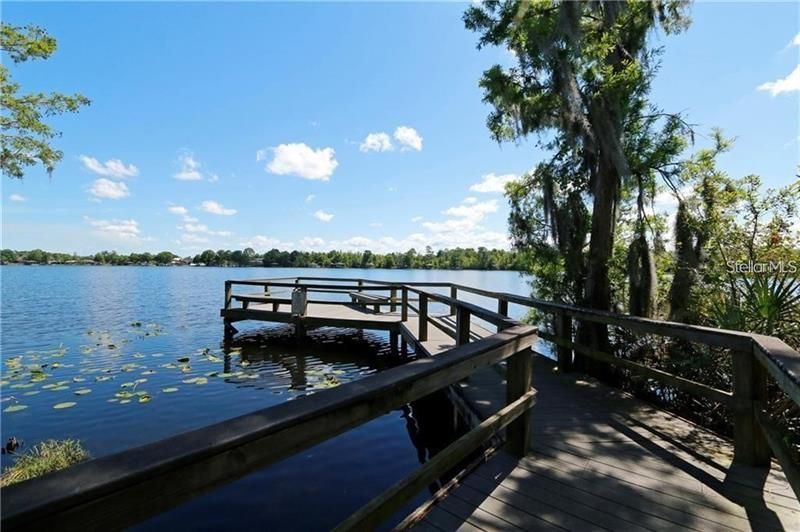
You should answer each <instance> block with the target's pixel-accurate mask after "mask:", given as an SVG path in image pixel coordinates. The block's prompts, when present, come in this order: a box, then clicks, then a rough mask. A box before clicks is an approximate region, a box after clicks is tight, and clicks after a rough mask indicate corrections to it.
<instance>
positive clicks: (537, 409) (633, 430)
mask: <svg viewBox="0 0 800 532" xmlns="http://www.w3.org/2000/svg"><path fill="white" fill-rule="evenodd" d="M533 383H534V387H536V388H537V389H538V390H539V400H538V401H537V404H536V405H535V406H534V407H533V410H532V412H531V416H532V418H533V421H532V434H531V450H530V452H528V453H527V456H525V457H523V458H522V459H518V458H516V457H512V456H511V455H510V454H507V453H505V452H502V451H501V452H500V453H498V454H496V455H494V456H493V457H492V458H490V459H489V460H488V462H486V463H484V464H482V465H481V466H479V467H478V468H477V469H475V470H474V471H473V472H472V473H471V474H470V475H468V476H467V477H466V478H464V479H463V480H462V481H461V483H460V485H458V486H457V487H456V488H454V489H453V490H452V491H451V492H450V493H449V494H448V495H447V497H445V498H444V499H442V500H441V501H440V502H439V503H437V504H436V505H435V506H434V507H432V509H431V511H430V512H429V513H428V514H427V515H426V516H425V517H424V519H423V520H422V521H420V522H419V523H417V525H416V527H415V528H419V529H434V530H487V531H488V530H515V529H523V530H554V529H567V530H670V529H676V528H682V529H690V530H699V531H705V530H759V531H760V530H800V505H799V504H798V502H797V499H796V498H795V496H794V493H793V492H792V490H791V488H790V487H789V484H788V483H787V481H786V478H785V477H784V474H783V472H782V471H781V469H780V467H779V466H778V465H777V463H775V462H773V463H772V467H771V469H770V470H769V471H767V468H756V467H749V466H743V465H739V464H734V463H733V461H732V459H733V445H732V443H731V442H729V441H727V440H725V439H723V438H721V437H719V436H717V435H715V434H714V433H712V432H710V431H708V430H706V429H704V428H702V427H699V426H698V425H695V424H694V423H691V422H689V421H687V420H684V419H682V418H680V417H678V416H675V415H673V414H670V413H668V412H665V411H663V410H660V409H658V408H656V407H654V406H652V405H650V404H647V403H645V402H643V401H640V400H638V399H636V398H633V397H631V396H629V395H628V394H626V393H623V392H621V391H619V390H616V389H612V388H610V387H608V386H605V385H603V384H600V383H598V382H596V381H594V380H589V379H586V378H585V377H582V376H578V375H576V374H566V375H565V374H560V373H558V372H556V371H555V370H554V367H553V364H552V363H551V362H549V361H547V360H545V359H542V358H538V357H537V360H536V362H535V368H534V380H533ZM462 392H463V393H464V395H465V396H466V398H467V399H468V401H470V402H472V403H473V406H474V407H476V408H477V409H478V411H479V412H480V413H484V412H492V411H494V410H496V408H497V407H498V405H501V404H502V402H503V401H504V383H503V377H502V375H501V373H500V372H497V371H494V375H491V374H490V373H484V374H480V373H478V374H476V375H475V376H474V377H471V378H470V379H469V380H468V381H467V382H466V383H464V384H462ZM476 398H480V402H476V401H475V399H476Z"/></svg>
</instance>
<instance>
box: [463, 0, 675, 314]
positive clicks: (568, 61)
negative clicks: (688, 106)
mask: <svg viewBox="0 0 800 532" xmlns="http://www.w3.org/2000/svg"><path fill="white" fill-rule="evenodd" d="M685 4H686V3H685V2H671V1H656V2H551V1H532V2H531V1H527V0H526V1H522V0H517V1H513V0H512V1H503V2H501V1H498V0H489V1H485V2H482V3H481V4H479V5H473V6H472V7H470V8H469V9H467V11H466V13H465V15H464V22H465V25H466V27H467V28H468V29H471V30H473V31H476V32H478V33H479V34H480V37H479V41H478V47H479V48H480V47H483V46H487V45H492V46H502V47H505V48H507V49H509V50H511V51H512V52H514V54H515V56H516V57H517V59H518V61H517V64H516V65H515V66H513V67H510V68H504V67H502V66H500V65H494V66H492V67H491V68H489V69H488V70H486V71H485V72H484V74H483V77H482V78H481V80H480V86H481V87H482V88H483V90H484V101H485V102H486V103H488V104H490V105H491V106H492V108H493V110H492V112H491V113H490V115H489V117H488V119H487V126H488V128H489V130H490V132H491V134H492V136H493V137H494V138H495V139H496V140H497V141H498V142H503V141H515V142H516V141H520V140H522V139H523V138H526V137H528V136H531V135H536V138H537V139H538V144H539V146H540V147H541V148H542V149H544V150H546V151H548V152H550V153H552V158H551V159H550V160H549V161H546V162H543V163H541V164H539V165H538V166H537V167H536V168H535V170H534V171H533V172H532V173H531V175H530V176H526V177H524V178H523V180H522V181H521V183H520V184H519V185H512V186H511V187H509V189H508V191H507V193H508V196H509V201H510V204H511V216H510V220H509V222H510V224H509V225H510V226H511V234H512V237H513V241H514V245H515V247H516V248H517V249H521V250H526V251H532V252H533V253H532V257H533V261H534V264H533V265H532V266H531V271H532V272H533V273H534V274H535V275H536V276H537V279H539V280H538V281H537V282H535V283H534V290H535V291H536V295H537V296H540V297H552V298H555V299H560V300H567V301H573V302H578V303H582V304H586V305H589V306H595V307H598V308H610V307H612V303H613V301H612V297H611V294H612V287H613V285H614V284H615V283H616V280H615V279H613V278H611V277H610V275H611V273H613V272H610V270H609V267H610V265H611V264H612V262H613V261H614V259H615V257H614V255H615V251H617V246H616V242H615V233H616V229H617V222H618V220H617V212H618V211H619V210H620V209H621V205H620V202H621V201H629V202H630V201H634V202H636V203H637V204H638V209H637V210H636V215H635V216H636V219H637V223H636V224H634V228H635V230H636V238H635V239H634V241H635V242H637V246H635V247H634V248H632V253H629V249H628V246H624V247H623V248H622V249H623V251H624V254H625V255H630V256H631V260H630V261H629V265H639V267H638V270H637V271H638V275H637V278H638V279H639V280H640V284H646V285H647V286H644V287H643V288H642V289H643V290H644V291H646V292H648V293H651V292H652V293H653V294H655V293H656V290H657V287H656V286H655V280H656V276H655V275H654V274H653V272H654V271H655V269H656V266H655V264H654V261H653V260H652V250H651V249H650V243H651V241H652V240H653V239H655V238H656V236H651V237H650V238H648V235H647V234H646V229H648V228H649V227H650V225H651V224H650V223H649V222H650V221H649V220H648V219H647V215H646V214H645V209H644V207H645V205H646V204H648V203H651V202H652V200H653V198H654V196H655V194H656V177H657V176H660V177H662V178H663V179H669V178H670V177H671V176H673V175H674V173H675V172H676V169H675V164H674V163H675V159H676V157H677V156H678V155H679V154H680V152H681V151H682V150H683V149H684V147H685V146H686V144H687V137H689V136H690V135H691V131H690V129H689V127H688V125H687V124H686V123H685V122H684V121H683V119H682V118H681V117H680V116H679V115H671V114H666V113H663V112H662V111H661V110H659V109H657V108H655V107H654V106H652V105H651V104H650V103H649V101H648V93H649V90H650V82H651V80H652V78H653V77H654V75H655V72H656V70H657V67H658V56H659V53H660V50H659V49H652V48H650V47H649V46H648V34H649V33H650V32H652V31H654V30H655V29H657V28H659V27H660V28H661V29H662V30H664V31H665V32H667V33H672V32H676V31H680V30H681V29H683V28H684V27H685V26H686V25H687V23H688V19H687V18H686V16H685V15H684V8H685ZM632 191H633V192H635V193H632ZM590 235H591V238H589V236H590ZM632 277H633V276H632ZM651 299H653V298H652V297H649V298H647V301H644V302H639V301H638V299H636V298H632V299H631V301H637V306H638V307H642V308H643V309H645V310H646V312H647V313H650V312H651V311H652V308H654V304H653V302H652V301H651ZM639 303H641V304H639Z"/></svg>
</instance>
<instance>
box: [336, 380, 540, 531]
mask: <svg viewBox="0 0 800 532" xmlns="http://www.w3.org/2000/svg"><path fill="white" fill-rule="evenodd" d="M535 400H536V391H535V390H528V392H527V393H525V394H523V395H522V396H520V397H519V398H517V399H516V400H515V401H514V402H513V403H511V404H509V405H508V406H506V407H505V408H503V409H502V410H500V411H499V412H497V413H496V414H495V415H493V416H492V417H490V418H489V419H486V420H485V421H483V422H481V424H480V425H478V426H477V427H475V428H474V429H472V430H470V431H469V432H468V433H467V434H465V435H464V436H461V437H460V438H459V439H458V440H456V441H455V442H453V443H451V444H450V445H448V446H447V447H446V448H445V449H444V450H443V451H442V452H440V453H438V454H437V455H436V456H434V457H433V458H431V459H430V460H428V461H427V462H426V463H425V464H424V465H423V466H422V467H420V468H419V469H417V470H416V471H414V473H412V474H411V475H409V476H407V477H406V478H404V479H403V480H401V481H400V482H398V483H396V484H395V485H394V486H392V487H391V488H389V489H388V490H386V491H385V492H383V493H381V494H380V495H378V496H377V497H375V498H374V499H372V500H371V501H370V502H368V503H367V504H366V505H364V506H362V507H361V508H360V509H359V510H358V511H356V512H355V513H353V514H352V515H351V516H350V517H348V518H347V519H345V520H344V521H342V522H341V523H340V524H339V525H337V526H336V527H335V528H334V530H335V531H338V532H343V531H345V530H369V529H374V528H375V527H377V526H378V525H379V524H380V523H381V522H382V521H383V520H384V519H386V518H387V517H389V516H390V515H392V514H393V513H394V512H395V511H397V510H398V509H399V508H400V507H401V506H402V505H403V504H404V503H405V502H406V501H407V500H408V499H410V498H411V497H413V496H414V495H415V494H416V493H417V492H418V491H420V490H421V489H423V488H425V486H427V485H429V484H430V483H431V482H433V481H434V480H436V479H437V478H439V477H440V476H442V475H443V474H444V473H445V472H446V471H449V470H450V469H452V468H453V467H455V466H456V465H457V464H458V463H459V462H460V461H462V460H464V459H465V458H466V457H467V455H468V454H469V453H471V452H472V451H474V450H475V449H477V448H478V447H479V446H480V445H482V444H483V443H485V442H486V441H488V440H489V438H491V437H492V436H493V435H494V434H495V433H497V432H498V431H500V430H502V429H503V428H504V427H505V426H507V425H508V424H509V423H511V422H512V421H514V420H515V419H517V418H518V417H519V416H520V415H523V414H526V413H527V412H528V410H529V409H530V407H531V406H533V404H534V401H535Z"/></svg>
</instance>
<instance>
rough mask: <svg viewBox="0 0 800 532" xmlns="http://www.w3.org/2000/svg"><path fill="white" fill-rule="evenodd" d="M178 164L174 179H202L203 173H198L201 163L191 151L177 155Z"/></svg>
mask: <svg viewBox="0 0 800 532" xmlns="http://www.w3.org/2000/svg"><path fill="white" fill-rule="evenodd" d="M178 165H179V166H180V170H178V173H176V174H175V176H174V177H175V179H179V180H181V181H200V180H202V179H203V174H202V173H200V166H201V164H200V163H199V162H198V161H197V160H196V159H195V158H194V155H193V154H191V153H182V154H180V155H178Z"/></svg>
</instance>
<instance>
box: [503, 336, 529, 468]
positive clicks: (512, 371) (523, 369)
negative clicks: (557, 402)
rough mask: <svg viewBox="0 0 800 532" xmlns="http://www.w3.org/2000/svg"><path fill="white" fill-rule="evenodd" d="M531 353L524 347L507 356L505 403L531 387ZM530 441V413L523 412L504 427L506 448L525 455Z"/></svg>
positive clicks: (508, 402)
mask: <svg viewBox="0 0 800 532" xmlns="http://www.w3.org/2000/svg"><path fill="white" fill-rule="evenodd" d="M532 375H533V353H532V352H531V350H530V349H529V348H525V349H523V350H522V351H520V352H518V353H517V354H515V355H512V356H511V357H509V359H508V361H507V362H506V404H508V405H510V404H511V403H513V402H514V401H516V400H518V399H519V398H520V397H522V396H523V395H525V394H526V393H528V391H529V390H530V389H531V380H532ZM530 442H531V414H530V412H525V413H524V414H522V415H521V416H519V417H518V418H517V419H516V420H514V421H513V422H512V423H511V424H510V425H509V426H508V428H507V429H506V443H507V445H508V450H509V452H511V453H512V454H515V455H516V456H525V455H526V454H527V452H528V448H529V447H530Z"/></svg>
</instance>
